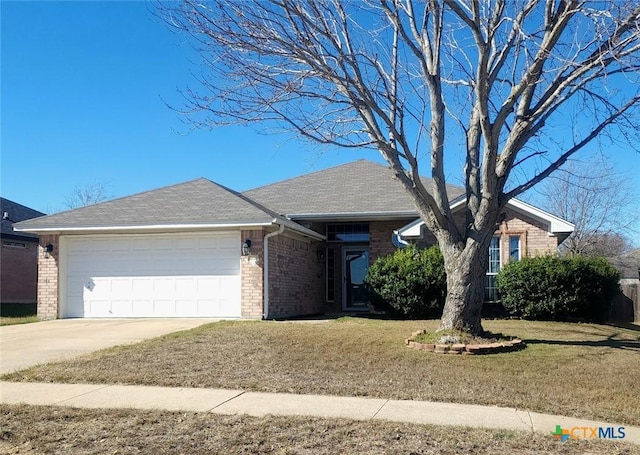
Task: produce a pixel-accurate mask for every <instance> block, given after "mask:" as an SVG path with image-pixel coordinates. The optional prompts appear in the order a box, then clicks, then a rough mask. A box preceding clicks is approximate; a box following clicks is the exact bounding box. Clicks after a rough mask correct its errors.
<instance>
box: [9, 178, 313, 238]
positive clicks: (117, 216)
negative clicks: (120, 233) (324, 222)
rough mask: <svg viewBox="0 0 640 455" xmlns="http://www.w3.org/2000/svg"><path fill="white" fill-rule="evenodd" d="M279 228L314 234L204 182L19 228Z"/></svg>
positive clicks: (243, 198)
mask: <svg viewBox="0 0 640 455" xmlns="http://www.w3.org/2000/svg"><path fill="white" fill-rule="evenodd" d="M274 223H279V224H284V225H285V226H287V227H289V228H291V229H294V230H297V231H300V232H303V233H306V234H310V232H306V231H308V230H307V229H306V228H304V227H302V226H299V225H297V224H296V223H293V222H291V221H289V220H287V219H285V218H283V217H281V216H279V215H277V214H275V213H274V212H271V211H270V210H268V209H267V208H265V207H262V206H260V205H259V204H257V203H255V202H254V201H252V200H250V199H249V198H247V197H246V196H243V195H242V194H239V193H237V192H235V191H232V190H230V189H228V188H226V187H224V186H222V185H218V184H217V183H214V182H212V181H210V180H207V179H205V178H200V179H197V180H192V181H190V182H186V183H181V184H178V185H173V186H168V187H164V188H160V189H157V190H152V191H147V192H144V193H139V194H134V195H132V196H127V197H123V198H120V199H114V200H112V201H107V202H102V203H99V204H95V205H90V206H87V207H81V208H78V209H74V210H69V211H66V212H62V213H57V214H54V215H49V216H45V217H41V218H37V219H33V220H29V221H25V222H22V223H19V224H18V225H16V228H17V229H19V230H21V231H31V232H65V231H101V230H124V229H164V228H198V227H211V228H224V227H241V226H268V225H271V224H274ZM313 234H315V233H313ZM313 234H311V235H312V236H315V235H313Z"/></svg>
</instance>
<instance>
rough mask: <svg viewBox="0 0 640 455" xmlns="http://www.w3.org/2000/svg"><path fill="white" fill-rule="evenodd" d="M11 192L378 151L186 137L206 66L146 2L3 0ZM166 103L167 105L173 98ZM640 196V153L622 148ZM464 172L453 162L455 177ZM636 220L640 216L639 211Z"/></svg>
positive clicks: (241, 170)
mask: <svg viewBox="0 0 640 455" xmlns="http://www.w3.org/2000/svg"><path fill="white" fill-rule="evenodd" d="M1 14H2V16H1V20H2V24H1V29H2V36H1V38H2V74H1V77H2V79H1V87H2V100H1V103H2V106H1V107H2V110H1V112H2V119H1V120H2V121H1V124H2V131H1V137H2V142H1V145H2V162H1V164H2V168H1V175H2V184H1V190H2V196H3V197H6V198H9V199H12V200H14V201H16V202H19V203H21V204H24V205H27V206H30V207H32V208H35V209H38V210H41V211H45V212H47V213H50V212H53V211H57V210H61V209H63V208H64V199H65V197H66V196H67V195H69V194H70V193H71V191H72V190H73V188H74V187H76V186H80V187H83V186H86V185H89V184H90V183H92V182H94V181H98V182H107V183H108V184H109V187H108V189H109V192H110V194H111V195H112V196H114V197H119V196H126V195H129V194H133V193H136V192H140V191H145V190H149V189H153V188H158V187H162V186H166V185H170V184H174V183H179V182H183V181H187V180H191V179H195V178H198V177H206V178H209V179H211V180H213V181H216V182H218V183H221V184H223V185H226V186H229V187H231V188H233V189H236V190H245V189H248V188H252V187H256V186H259V185H263V184H267V183H271V182H274V181H278V180H282V179H284V178H288V177H293V176H296V175H300V174H303V173H307V172H311V171H314V170H319V169H323V168H326V167H329V166H333V165H337V164H340V163H345V162H349V161H352V160H355V159H359V158H368V159H371V160H375V161H378V162H383V161H382V159H381V158H380V157H379V155H377V154H376V153H375V152H372V151H354V150H338V149H334V148H318V147H316V146H313V145H311V144H309V143H308V142H302V141H299V140H296V139H293V138H291V137H288V136H285V135H277V136H274V135H264V134H259V133H258V132H256V131H255V130H254V129H251V128H246V127H225V128H219V129H216V130H212V131H208V130H206V131H205V130H200V131H194V132H188V130H189V126H188V125H186V124H185V123H183V122H182V121H181V119H180V117H179V115H178V114H177V113H176V112H175V111H172V110H171V109H169V108H168V107H167V106H166V105H165V102H164V101H167V102H169V103H173V104H179V102H180V99H179V95H178V93H177V89H178V88H185V87H186V86H187V85H189V84H190V83H191V82H192V78H191V75H190V70H192V69H193V68H194V66H193V65H192V64H191V63H190V62H191V61H197V56H195V55H194V54H193V53H192V51H191V49H190V48H189V47H188V46H187V45H186V44H185V43H183V42H182V40H181V37H180V36H178V35H175V34H173V33H171V32H170V31H169V30H168V29H167V28H166V26H165V25H164V24H162V23H161V22H160V21H159V20H158V19H157V18H154V17H153V16H152V14H150V12H149V6H148V4H147V3H145V2H6V1H2V2H1ZM163 100H164V101H163ZM616 159H617V162H618V164H617V169H618V170H619V171H621V172H626V174H625V176H626V178H629V179H630V180H631V182H632V185H633V187H634V188H635V190H636V191H637V193H640V171H639V170H638V169H639V168H640V155H638V154H637V153H636V152H634V151H632V150H620V151H617V152H616ZM459 171H460V172H461V169H456V166H455V164H452V165H451V166H449V167H448V173H449V177H450V179H451V181H452V183H458V182H457V180H458V179H459V178H460V175H461V173H460V172H459ZM635 216H637V214H635Z"/></svg>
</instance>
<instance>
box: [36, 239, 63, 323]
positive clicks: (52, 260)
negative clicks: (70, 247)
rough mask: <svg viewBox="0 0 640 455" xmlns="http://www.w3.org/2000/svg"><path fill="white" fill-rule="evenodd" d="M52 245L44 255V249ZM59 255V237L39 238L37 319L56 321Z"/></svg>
mask: <svg viewBox="0 0 640 455" xmlns="http://www.w3.org/2000/svg"><path fill="white" fill-rule="evenodd" d="M48 244H51V245H53V251H52V252H51V253H45V250H44V247H45V246H46V245H48ZM59 255H60V236H58V235H42V236H40V246H39V247H38V317H39V318H40V319H56V318H57V317H58V304H59V302H58V289H59V283H58V280H59V273H58V266H59V264H60V262H59Z"/></svg>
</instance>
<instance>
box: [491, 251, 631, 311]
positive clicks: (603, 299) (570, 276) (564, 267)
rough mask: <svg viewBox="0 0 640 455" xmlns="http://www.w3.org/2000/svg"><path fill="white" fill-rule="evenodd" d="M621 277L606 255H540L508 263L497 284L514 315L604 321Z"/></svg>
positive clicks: (504, 304) (498, 277) (499, 275)
mask: <svg viewBox="0 0 640 455" xmlns="http://www.w3.org/2000/svg"><path fill="white" fill-rule="evenodd" d="M619 279H620V275H619V273H618V271H617V270H616V269H615V268H614V267H613V266H612V265H611V264H609V262H608V261H607V260H606V259H604V258H587V257H581V256H573V257H569V258H559V257H556V256H538V257H533V258H523V259H522V260H520V261H518V262H509V263H508V264H506V265H505V266H504V267H503V268H502V270H500V272H499V273H498V276H497V279H496V285H497V288H498V292H499V294H500V297H501V301H502V305H503V306H504V307H505V308H506V309H507V311H509V313H511V315H513V316H518V317H521V318H524V319H536V320H552V321H572V320H586V321H593V322H603V321H606V320H607V319H608V317H609V309H610V305H611V301H612V300H613V298H614V297H615V295H616V294H617V292H618V291H619V287H618V281H619Z"/></svg>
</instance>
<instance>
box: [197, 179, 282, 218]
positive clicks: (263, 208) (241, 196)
mask: <svg viewBox="0 0 640 455" xmlns="http://www.w3.org/2000/svg"><path fill="white" fill-rule="evenodd" d="M204 180H207V181H208V182H210V183H212V184H213V185H216V186H218V187H219V188H222V189H223V190H225V191H227V192H229V193H231V194H232V195H234V196H236V197H238V198H239V199H241V200H242V201H243V202H246V203H247V204H250V205H252V206H254V207H255V208H257V209H258V210H261V211H263V212H264V213H266V214H267V215H269V216H272V217H274V218H278V217H281V216H282V215H280V214H278V212H276V211H274V210H272V209H270V208H268V207H266V206H264V205H262V204H260V203H259V202H257V201H254V200H253V199H251V198H250V197H249V196H247V195H245V194H243V193H241V192H239V191H236V190H234V189H231V188H229V187H227V186H224V185H222V184H220V183H218V182H214V181H213V180H209V179H207V178H204Z"/></svg>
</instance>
